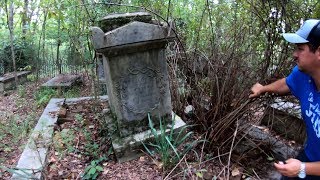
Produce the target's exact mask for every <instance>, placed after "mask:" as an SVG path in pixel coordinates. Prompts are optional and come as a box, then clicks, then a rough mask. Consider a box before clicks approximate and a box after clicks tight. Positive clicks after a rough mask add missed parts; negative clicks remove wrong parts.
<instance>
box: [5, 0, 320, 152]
mask: <svg viewBox="0 0 320 180" xmlns="http://www.w3.org/2000/svg"><path fill="white" fill-rule="evenodd" d="M135 11H147V12H150V13H151V14H152V15H153V17H154V18H155V19H157V20H159V21H165V22H167V23H170V22H173V23H174V26H175V27H176V33H177V39H176V40H175V41H174V42H172V43H170V44H169V45H168V47H167V62H168V67H169V72H170V85H171V95H172V101H173V105H174V111H175V112H177V113H178V114H179V115H181V116H185V114H184V108H185V107H186V106H187V105H192V106H193V107H194V109H195V111H194V113H193V115H192V117H185V118H190V119H192V123H193V124H197V125H198V126H197V128H196V129H197V130H199V132H205V133H206V135H205V137H206V138H207V139H208V140H209V142H210V143H211V144H210V146H209V149H214V148H215V147H218V150H219V151H220V153H221V152H223V151H229V149H228V148H230V144H231V143H233V142H232V135H233V133H234V128H235V126H230V125H231V124H235V122H238V120H239V119H241V118H244V117H248V113H249V111H248V110H249V108H248V107H247V106H246V105H247V104H248V103H249V100H248V95H249V89H250V87H251V85H252V84H254V83H255V82H256V81H259V82H261V83H267V82H271V81H274V80H275V79H276V78H280V77H284V76H286V75H287V74H288V73H289V72H290V70H291V68H292V67H293V66H294V61H293V60H292V58H291V53H292V47H291V46H290V45H288V44H287V43H286V42H285V41H284V40H283V38H282V36H281V33H283V32H294V31H296V30H297V29H298V27H299V26H300V24H301V22H302V21H303V20H305V19H308V18H320V3H319V1H318V0H1V1H0V75H2V74H4V73H7V72H13V71H17V70H32V71H33V75H34V78H36V79H37V78H40V77H53V76H54V75H56V74H59V73H68V72H81V71H91V70H95V69H96V66H97V59H96V56H95V52H94V51H93V48H92V45H91V41H90V27H91V26H95V25H98V21H99V20H100V19H101V18H103V17H104V16H106V15H108V14H111V13H125V12H135ZM230 128H231V129H232V130H231V131H230Z"/></svg>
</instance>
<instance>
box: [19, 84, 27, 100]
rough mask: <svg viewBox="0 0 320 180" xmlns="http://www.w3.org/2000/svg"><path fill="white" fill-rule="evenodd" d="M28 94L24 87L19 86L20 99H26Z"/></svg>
mask: <svg viewBox="0 0 320 180" xmlns="http://www.w3.org/2000/svg"><path fill="white" fill-rule="evenodd" d="M25 94H26V88H25V87H24V86H23V85H19V86H18V95H19V96H20V98H24V97H25Z"/></svg>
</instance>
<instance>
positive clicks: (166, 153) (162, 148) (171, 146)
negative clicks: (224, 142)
mask: <svg viewBox="0 0 320 180" xmlns="http://www.w3.org/2000/svg"><path fill="white" fill-rule="evenodd" d="M148 120H149V127H150V130H151V133H152V135H153V136H154V142H151V143H148V144H147V145H149V146H150V147H151V148H148V147H147V145H146V144H143V145H144V147H145V149H146V150H147V152H148V153H149V154H150V155H152V156H156V155H159V156H160V159H161V162H162V164H163V167H164V169H167V168H169V167H171V166H172V165H174V164H175V163H177V162H178V161H179V160H180V158H181V157H182V156H184V155H185V154H186V153H188V152H189V151H190V150H191V149H192V148H193V147H194V146H195V145H196V144H197V143H199V141H193V143H191V144H188V145H186V146H185V147H181V146H182V144H183V143H185V141H186V140H187V139H188V138H190V137H191V135H192V132H188V133H186V129H187V126H184V127H183V128H181V129H180V130H179V132H174V121H173V122H172V124H171V127H170V129H167V127H168V126H166V125H164V124H162V120H161V118H160V119H159V122H160V127H159V128H160V130H159V131H157V129H156V128H155V127H154V125H153V122H152V120H151V117H150V114H148Z"/></svg>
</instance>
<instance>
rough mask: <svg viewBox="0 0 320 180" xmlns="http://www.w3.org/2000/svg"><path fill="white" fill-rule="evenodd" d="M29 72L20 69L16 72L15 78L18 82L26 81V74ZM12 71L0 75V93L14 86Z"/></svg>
mask: <svg viewBox="0 0 320 180" xmlns="http://www.w3.org/2000/svg"><path fill="white" fill-rule="evenodd" d="M30 73H31V71H20V72H17V78H18V80H19V83H24V82H26V81H27V76H28V75H29V74H30ZM14 79H15V78H14V73H12V72H11V73H6V74H4V75H3V76H1V77H0V93H2V92H4V91H5V90H9V89H12V88H13V87H14V83H15V82H14Z"/></svg>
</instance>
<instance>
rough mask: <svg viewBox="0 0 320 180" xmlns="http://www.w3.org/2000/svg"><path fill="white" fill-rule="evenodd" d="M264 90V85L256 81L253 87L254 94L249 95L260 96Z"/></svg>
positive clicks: (250, 96) (252, 96) (251, 96)
mask: <svg viewBox="0 0 320 180" xmlns="http://www.w3.org/2000/svg"><path fill="white" fill-rule="evenodd" d="M262 90H263V85H261V84H260V83H256V84H255V85H253V86H252V88H251V92H252V94H250V95H249V98H255V97H259V96H260V95H261V94H262V93H263V91H262Z"/></svg>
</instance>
